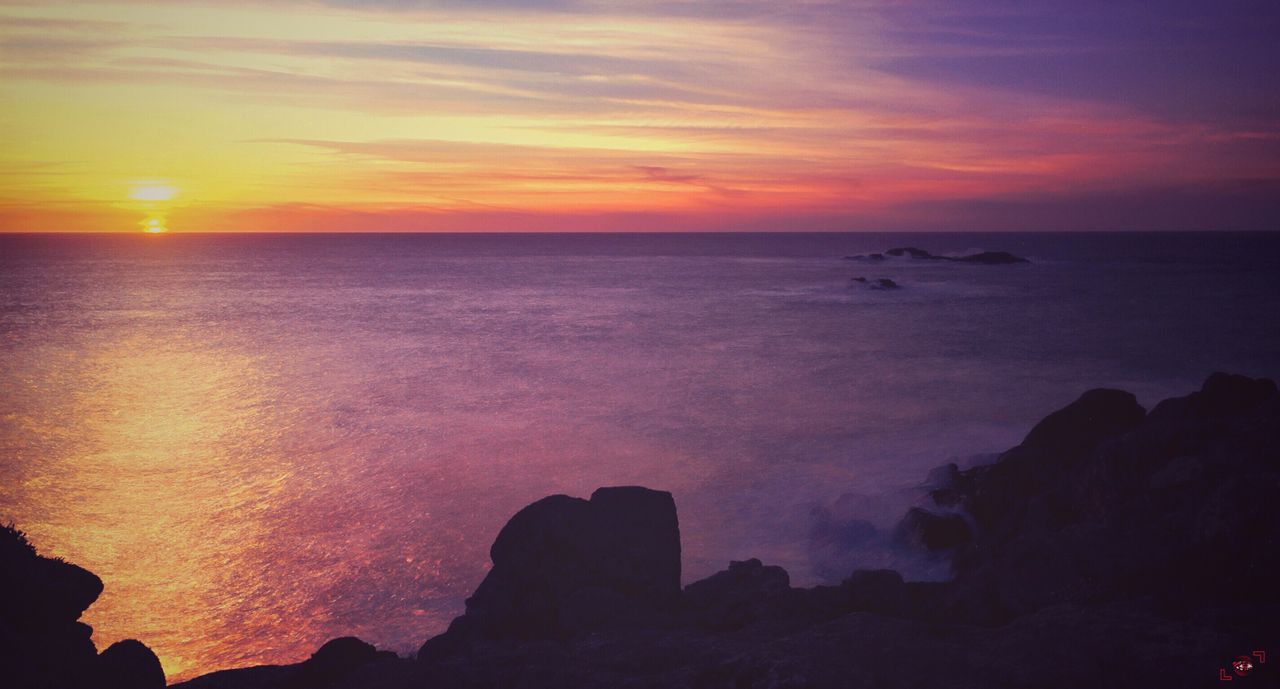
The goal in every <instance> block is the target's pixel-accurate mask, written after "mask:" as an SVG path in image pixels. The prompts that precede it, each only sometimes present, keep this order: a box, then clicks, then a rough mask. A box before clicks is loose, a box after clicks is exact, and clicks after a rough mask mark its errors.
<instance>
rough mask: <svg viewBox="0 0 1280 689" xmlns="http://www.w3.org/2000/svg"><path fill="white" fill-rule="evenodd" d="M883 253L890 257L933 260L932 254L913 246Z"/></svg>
mask: <svg viewBox="0 0 1280 689" xmlns="http://www.w3.org/2000/svg"><path fill="white" fill-rule="evenodd" d="M885 253H886V254H888V255H890V256H910V257H911V258H934V255H933V254H931V253H929V252H928V251H925V250H924V249H918V248H916V247H914V246H907V247H900V248H894V249H889V250H888V251H886V252H885Z"/></svg>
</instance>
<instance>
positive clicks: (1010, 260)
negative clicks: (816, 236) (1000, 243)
mask: <svg viewBox="0 0 1280 689" xmlns="http://www.w3.org/2000/svg"><path fill="white" fill-rule="evenodd" d="M885 253H886V254H888V255H890V256H899V257H901V256H910V257H911V258H918V259H923V260H927V261H955V262H958V263H976V264H981V265H989V266H995V265H1010V264H1014V263H1030V262H1031V261H1028V260H1027V259H1025V258H1023V257H1021V256H1015V255H1013V254H1011V253H1009V252H1008V251H980V252H978V253H976V254H969V255H967V256H942V255H939V254H934V253H930V252H928V251H926V250H924V249H921V248H918V247H914V246H904V247H895V248H893V249H889V250H888V251H886V252H885ZM876 255H878V254H876ZM882 258H883V257H882Z"/></svg>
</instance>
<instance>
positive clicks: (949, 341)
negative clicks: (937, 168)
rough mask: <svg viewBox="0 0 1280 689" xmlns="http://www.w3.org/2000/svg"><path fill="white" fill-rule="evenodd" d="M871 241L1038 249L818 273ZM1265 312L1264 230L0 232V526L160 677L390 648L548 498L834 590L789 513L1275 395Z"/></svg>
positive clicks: (1278, 364)
mask: <svg viewBox="0 0 1280 689" xmlns="http://www.w3.org/2000/svg"><path fill="white" fill-rule="evenodd" d="M895 246H918V247H922V248H925V249H927V250H930V251H932V252H934V253H937V254H966V253H971V252H976V251H979V250H1003V251H1009V252H1012V253H1014V254H1017V255H1020V256H1025V257H1027V258H1029V259H1030V260H1031V263H1029V264H1019V265H968V264H962V263H955V262H946V261H926V260H913V259H909V258H895V259H888V260H885V261H883V262H874V263H873V262H869V261H855V260H845V259H844V258H843V257H844V256H846V255H852V254H865V253H870V252H880V251H883V250H886V249H889V248H891V247H895ZM855 276H865V277H868V278H872V279H875V278H881V277H884V278H890V279H892V280H894V281H895V282H897V283H898V284H900V285H901V287H900V289H894V290H875V289H871V288H869V287H868V286H867V285H864V284H861V283H856V282H852V281H851V280H850V278H852V277H855ZM1277 314H1280V235H1276V234H1234V233H1197V234H1118V233H1117V234H1102V233H1078V234H918V233H917V234H697V235H683V234H646V235H606V234H587V235H582V234H578V235H573V234H544V235H501V234H479V235H182V234H170V235H0V352H2V358H0V390H2V391H3V394H2V395H0V520H4V521H13V522H16V524H17V525H18V526H19V527H20V528H22V529H24V530H26V531H27V532H28V533H29V534H30V536H31V538H32V540H33V541H34V542H35V543H36V544H37V546H39V547H40V548H41V549H42V551H43V552H45V553H47V554H52V555H57V556H61V557H64V558H66V559H67V560H68V561H70V562H74V563H77V564H79V565H82V566H84V567H86V568H88V569H89V570H91V571H93V572H95V573H97V574H98V575H99V576H101V577H102V579H103V580H104V581H105V583H106V590H105V592H104V593H103V595H102V597H101V598H100V599H99V600H98V602H97V603H95V604H94V606H93V607H91V608H90V609H89V611H88V612H87V613H86V616H85V621H86V622H87V623H89V624H91V625H93V627H94V628H95V637H94V639H95V642H96V643H97V645H98V647H99V648H104V647H105V646H106V645H107V644H109V643H111V642H112V641H115V640H118V639H122V638H130V637H134V638H140V639H142V640H144V641H145V642H146V643H147V644H148V645H149V646H151V647H152V648H153V649H155V651H156V652H157V654H158V655H159V656H160V658H161V660H162V661H163V662H164V664H165V667H166V670H167V671H168V672H169V674H170V676H171V679H172V678H175V677H176V678H183V677H189V676H192V675H194V674H198V673H203V672H208V671H211V670H215V669H222V668H227V667H234V666H242V665H247V664H257V663H273V662H292V661H296V660H300V659H303V658H305V657H306V656H307V655H308V654H309V653H311V652H312V651H314V650H315V649H316V648H317V647H318V646H319V645H320V644H321V643H323V642H324V641H326V640H328V639H330V638H333V637H336V636H343V635H356V636H359V637H361V638H363V639H365V640H367V641H370V642H373V643H375V644H376V645H378V646H379V647H382V648H389V649H392V650H396V651H399V652H401V653H411V652H413V651H414V650H416V648H417V647H418V646H419V645H420V644H421V643H422V641H424V640H425V639H426V638H427V637H428V636H431V635H433V634H435V633H438V632H440V631H442V630H443V629H444V627H445V626H446V625H447V624H448V622H449V620H450V619H451V618H452V617H453V616H454V615H456V614H458V613H460V612H461V610H462V602H463V600H464V598H465V597H466V596H467V595H468V594H469V593H470V592H471V591H472V590H473V589H474V588H475V586H476V585H477V584H478V583H479V581H480V580H481V578H482V577H483V576H484V572H485V569H486V566H487V562H488V548H489V545H490V543H491V542H492V540H493V538H494V536H495V535H496V534H497V532H498V530H499V529H500V528H501V527H502V525H503V524H504V523H505V522H506V520H507V519H508V518H509V517H510V516H511V515H512V514H513V513H514V512H515V511H516V510H518V509H519V508H521V507H523V506H524V505H526V504H528V503H530V502H532V501H534V500H536V499H538V498H541V497H543V496H545V495H549V494H553V493H567V494H570V495H578V496H584V497H585V496H587V495H589V494H590V493H591V491H592V490H593V489H595V488H596V487H599V486H606V485H627V484H639V485H645V486H649V487H653V488H659V489H664V490H669V491H671V492H672V493H673V494H674V496H675V499H676V503H677V505H678V508H679V512H680V528H681V534H682V539H683V551H684V556H683V557H684V580H685V582H686V583H687V582H690V581H693V580H696V579H698V578H701V577H704V576H706V575H709V574H711V573H713V572H715V571H717V570H719V569H722V568H724V567H725V566H726V565H727V563H728V562H729V561H730V560H734V559H746V558H749V557H759V558H761V559H762V560H764V561H765V562H766V563H770V564H780V565H782V566H784V567H786V568H787V570H788V571H789V572H790V573H791V576H792V582H793V584H813V583H817V582H819V581H823V580H830V579H832V578H835V577H837V575H838V572H839V571H840V570H839V566H843V565H847V564H850V563H849V562H843V564H837V565H833V564H832V563H831V562H830V561H829V556H830V553H826V552H819V550H820V549H817V548H815V547H814V544H813V542H812V539H811V538H810V534H811V532H812V531H813V529H814V522H815V519H818V518H819V517H817V516H815V515H820V514H824V513H826V512H829V511H830V510H831V509H836V506H837V505H839V506H842V507H841V508H842V509H847V508H849V506H850V505H853V509H854V510H855V511H859V510H860V512H861V513H864V514H866V515H867V516H868V518H871V519H873V520H874V519H879V520H882V521H883V523H884V525H888V524H890V523H891V521H892V519H893V518H895V517H897V516H898V513H897V512H896V510H897V508H898V507H900V506H901V505H900V503H901V499H900V498H901V496H903V495H908V494H910V489H911V488H912V487H913V486H916V485H918V484H919V483H920V482H921V480H922V479H923V478H924V476H925V474H926V473H927V472H928V471H929V469H931V468H933V467H936V466H938V465H940V464H943V463H945V462H948V461H959V462H962V463H973V462H978V461H983V458H986V457H990V455H991V454H992V453H996V452H999V451H1002V450H1004V449H1007V448H1008V447H1010V446H1012V445H1015V444H1016V443H1017V442H1018V441H1019V440H1020V439H1021V438H1022V436H1023V435H1024V434H1025V433H1026V432H1027V430H1029V428H1030V427H1031V426H1032V425H1033V424H1034V423H1035V422H1036V421H1037V420H1039V419H1040V418H1042V417H1043V416H1044V415H1045V414H1047V413H1048V412H1050V411H1052V410H1054V409H1056V408H1058V407H1061V406H1063V405H1065V404H1067V403H1068V402H1070V401H1072V400H1073V399H1075V398H1076V397H1077V396H1078V395H1079V394H1080V393H1081V392H1082V391H1084V390H1085V389H1088V388H1091V387H1100V386H1105V387H1119V388H1124V389H1127V390H1130V391H1133V392H1134V393H1136V394H1137V395H1138V398H1139V400H1140V402H1142V403H1143V404H1144V405H1147V406H1148V407H1150V406H1151V405H1153V404H1154V403H1155V402H1157V401H1159V400H1160V399H1162V398H1164V397H1168V396H1173V395H1180V394H1185V393H1186V392H1188V391H1190V390H1192V389H1194V388H1197V387H1198V386H1199V385H1200V383H1201V382H1202V381H1203V379H1204V378H1205V377H1206V376H1207V375H1208V374H1209V373H1210V372H1212V371H1216V370H1222V371H1231V372H1238V373H1245V374H1249V375H1252V376H1270V377H1276V376H1277V375H1280V318H1277ZM842 496H844V497H843V498H842ZM824 510H825V512H824ZM854 560H855V561H856V558H854Z"/></svg>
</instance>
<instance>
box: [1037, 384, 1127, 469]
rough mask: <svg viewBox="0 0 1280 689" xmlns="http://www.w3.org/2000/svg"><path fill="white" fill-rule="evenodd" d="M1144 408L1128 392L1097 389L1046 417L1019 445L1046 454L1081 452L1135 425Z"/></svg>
mask: <svg viewBox="0 0 1280 689" xmlns="http://www.w3.org/2000/svg"><path fill="white" fill-rule="evenodd" d="M1144 418H1146V410H1145V409H1143V408H1142V406H1141V405H1139V404H1138V400H1137V398H1135V397H1134V396H1133V393H1131V392H1125V391H1124V390H1108V389H1105V388H1098V389H1094V390H1089V391H1087V392H1085V393H1084V394H1083V395H1081V396H1080V398H1079V399H1077V400H1076V401H1074V402H1072V403H1071V404H1069V405H1067V406H1066V407H1063V408H1062V409H1059V410H1058V411H1056V412H1053V413H1052V414H1050V415H1048V416H1046V417H1045V418H1044V419H1043V420H1041V421H1040V423H1037V424H1036V425H1035V426H1034V427H1033V428H1032V429H1031V432H1030V433H1028V434H1027V437H1026V438H1025V439H1024V440H1023V441H1022V447H1024V448H1027V449H1031V450H1038V451H1040V452H1045V453H1053V454H1065V453H1070V452H1081V451H1084V450H1088V449H1091V448H1093V447H1094V446H1096V445H1097V444H1098V443H1099V442H1101V441H1102V440H1103V439H1105V438H1109V437H1111V436H1115V435H1118V434H1120V433H1123V432H1125V431H1129V430H1132V429H1133V428H1136V427H1137V426H1138V424H1140V423H1142V420H1143V419H1144Z"/></svg>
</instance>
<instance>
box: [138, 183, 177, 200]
mask: <svg viewBox="0 0 1280 689" xmlns="http://www.w3.org/2000/svg"><path fill="white" fill-rule="evenodd" d="M177 195H178V188H177V187H174V186H170V185H168V184H158V183H154V182H139V183H137V184H134V185H133V188H132V189H130V190H129V198H131V199H133V200H134V201H147V202H151V203H158V202H162V201H172V200H173V197H175V196H177Z"/></svg>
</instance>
